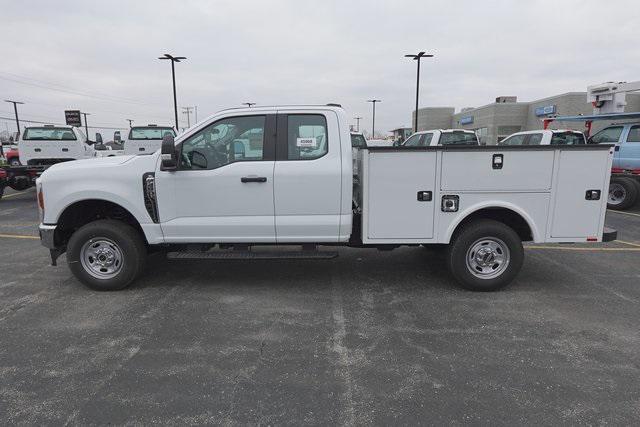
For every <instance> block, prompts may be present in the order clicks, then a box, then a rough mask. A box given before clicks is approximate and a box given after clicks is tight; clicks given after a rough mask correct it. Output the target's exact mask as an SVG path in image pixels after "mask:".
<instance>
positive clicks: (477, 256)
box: [447, 219, 524, 291]
mask: <svg viewBox="0 0 640 427" xmlns="http://www.w3.org/2000/svg"><path fill="white" fill-rule="evenodd" d="M523 260H524V249H523V247H522V241H521V240H520V236H518V234H517V233H516V232H515V231H514V230H513V229H512V228H511V227H509V226H507V225H505V224H503V223H501V222H498V221H494V220H490V219H483V220H478V221H474V222H472V223H469V224H467V225H465V226H463V228H462V229H461V230H459V231H457V232H456V234H455V235H454V237H453V239H452V241H451V244H450V245H449V247H448V252H447V264H448V267H449V270H450V271H451V274H452V275H453V277H455V279H456V280H457V281H458V283H460V285H461V286H462V287H463V288H465V289H468V290H471V291H495V290H498V289H500V288H503V287H504V286H506V285H508V284H509V283H511V281H512V280H513V279H514V278H515V277H516V275H517V274H518V272H519V271H520V268H521V267H522V262H523Z"/></svg>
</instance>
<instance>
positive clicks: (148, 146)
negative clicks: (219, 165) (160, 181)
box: [124, 124, 222, 155]
mask: <svg viewBox="0 0 640 427" xmlns="http://www.w3.org/2000/svg"><path fill="white" fill-rule="evenodd" d="M165 135H172V136H174V137H175V136H176V131H175V130H174V129H173V128H172V127H170V126H158V125H154V124H150V125H147V126H134V127H132V128H131V129H129V135H128V136H127V140H126V141H125V142H124V153H125V154H127V155H138V154H152V153H155V152H156V151H158V150H159V149H160V146H161V145H162V138H163V137H164V136H165ZM221 136H222V135H221Z"/></svg>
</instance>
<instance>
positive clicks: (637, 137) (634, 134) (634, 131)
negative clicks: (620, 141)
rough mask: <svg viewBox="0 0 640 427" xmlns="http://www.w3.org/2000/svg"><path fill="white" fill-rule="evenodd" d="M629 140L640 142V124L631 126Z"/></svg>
mask: <svg viewBox="0 0 640 427" xmlns="http://www.w3.org/2000/svg"><path fill="white" fill-rule="evenodd" d="M627 142H640V126H631V129H629V136H627Z"/></svg>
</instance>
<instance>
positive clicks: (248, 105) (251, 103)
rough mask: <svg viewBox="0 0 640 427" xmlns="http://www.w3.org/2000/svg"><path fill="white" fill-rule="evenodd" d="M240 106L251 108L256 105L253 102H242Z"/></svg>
mask: <svg viewBox="0 0 640 427" xmlns="http://www.w3.org/2000/svg"><path fill="white" fill-rule="evenodd" d="M242 105H246V106H247V107H249V108H251V107H253V106H254V105H256V103H255V102H243V103H242Z"/></svg>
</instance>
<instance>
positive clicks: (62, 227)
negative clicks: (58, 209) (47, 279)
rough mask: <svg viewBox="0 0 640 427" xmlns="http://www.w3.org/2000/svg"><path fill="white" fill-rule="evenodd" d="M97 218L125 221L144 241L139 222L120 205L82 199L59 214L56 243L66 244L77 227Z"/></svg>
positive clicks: (59, 244)
mask: <svg viewBox="0 0 640 427" xmlns="http://www.w3.org/2000/svg"><path fill="white" fill-rule="evenodd" d="M98 219H115V220H118V221H122V222H124V223H127V224H129V225H131V226H132V227H133V228H135V229H136V230H138V231H139V232H140V234H141V235H142V238H143V239H145V242H146V238H145V236H144V232H143V231H142V227H140V223H138V221H137V220H136V218H135V217H134V216H133V215H132V214H131V212H129V211H128V210H126V209H125V208H123V207H122V206H120V205H118V204H116V203H113V202H109V201H106V200H82V201H80V202H76V203H73V204H72V205H69V206H67V208H66V209H65V210H64V211H63V212H62V214H61V215H60V218H59V219H58V227H57V228H56V234H55V243H56V245H58V246H66V244H67V242H68V241H69V238H70V237H71V235H72V234H73V233H74V232H75V231H76V230H77V229H78V228H80V227H82V226H83V225H86V224H88V223H90V222H93V221H96V220H98Z"/></svg>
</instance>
